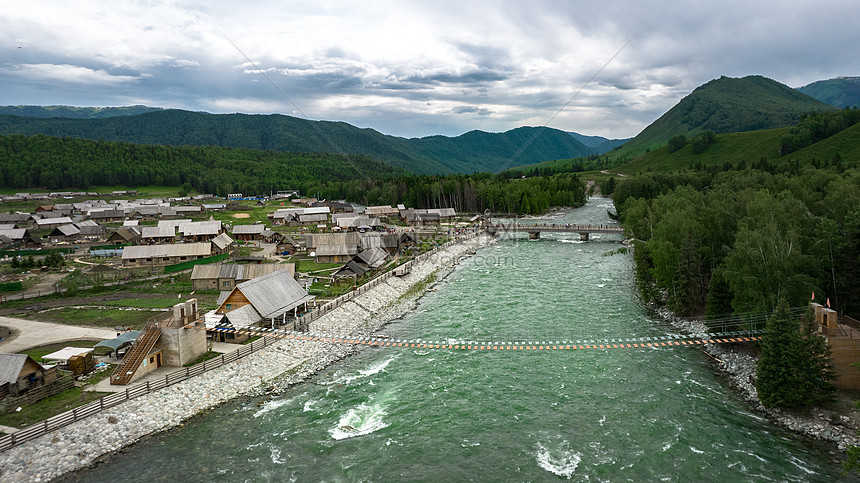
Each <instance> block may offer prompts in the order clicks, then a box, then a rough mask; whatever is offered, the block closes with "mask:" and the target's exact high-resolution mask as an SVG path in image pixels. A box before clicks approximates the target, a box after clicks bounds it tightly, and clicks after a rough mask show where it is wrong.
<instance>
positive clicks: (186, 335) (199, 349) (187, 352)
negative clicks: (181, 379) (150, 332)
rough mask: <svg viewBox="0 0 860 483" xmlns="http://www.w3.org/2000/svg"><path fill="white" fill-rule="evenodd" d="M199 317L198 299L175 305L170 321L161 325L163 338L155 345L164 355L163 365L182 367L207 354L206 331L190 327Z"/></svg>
mask: <svg viewBox="0 0 860 483" xmlns="http://www.w3.org/2000/svg"><path fill="white" fill-rule="evenodd" d="M199 316H200V314H199V312H198V310H197V299H190V300H187V301H185V302H184V303H181V304H176V305H174V306H173V310H172V312H171V317H170V319H169V320H167V321H165V322H164V323H161V324H159V327H160V328H161V337H159V338H158V342H156V343H155V349H157V350H160V351H161V353H162V365H165V366H169V367H182V366H184V365H185V364H188V363H189V362H194V361H195V360H197V358H198V357H200V356H202V355H203V354H205V353H206V351H207V350H208V345H207V343H206V331H205V330H202V328H199V327H190V326H191V325H192V324H195V323H196V322H197V321H198V319H199Z"/></svg>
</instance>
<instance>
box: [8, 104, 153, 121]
mask: <svg viewBox="0 0 860 483" xmlns="http://www.w3.org/2000/svg"><path fill="white" fill-rule="evenodd" d="M160 110H162V109H161V108H160V107H147V106H123V107H72V106H0V114H11V115H13V116H26V117H39V118H51V117H65V118H69V119H104V118H107V117H115V116H133V115H135V114H143V113H145V112H152V111H160Z"/></svg>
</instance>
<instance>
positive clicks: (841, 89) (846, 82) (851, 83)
mask: <svg viewBox="0 0 860 483" xmlns="http://www.w3.org/2000/svg"><path fill="white" fill-rule="evenodd" d="M797 90H798V91H800V92H802V93H804V94H806V95H807V96H810V97H814V98H815V99H818V100H819V101H821V102H825V103H827V104H830V105H831V106H835V107H839V108H843V107H848V106H860V77H837V78H835V79H828V80H822V81H818V82H813V83H812V84H809V85H805V86H803V87H799V88H798V89H797Z"/></svg>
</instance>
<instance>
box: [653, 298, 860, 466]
mask: <svg viewBox="0 0 860 483" xmlns="http://www.w3.org/2000/svg"><path fill="white" fill-rule="evenodd" d="M657 313H658V314H659V315H660V317H661V318H662V319H664V320H666V321H667V322H669V323H670V324H671V325H672V326H673V327H674V328H676V329H677V330H679V331H681V332H684V333H688V334H705V333H707V328H706V327H705V325H704V324H703V323H701V322H699V321H696V320H689V319H684V318H681V317H678V316H676V315H675V314H673V313H672V312H670V311H669V310H668V309H665V308H660V309H657ZM704 348H705V352H706V353H708V354H710V355H711V356H712V357H713V358H714V360H715V361H716V363H717V366H718V367H719V368H720V371H722V372H723V373H725V374H726V375H727V376H728V377H729V380H730V381H731V383H732V385H733V386H734V387H735V388H736V389H737V390H738V391H739V392H740V394H741V395H742V396H743V397H744V399H746V400H747V401H748V402H749V403H750V404H751V405H752V407H754V408H755V410H756V411H758V412H760V413H763V414H764V415H765V416H766V417H767V418H768V419H769V420H770V421H771V422H773V423H776V424H778V425H780V426H783V427H785V428H787V429H790V430H791V431H794V432H797V433H800V434H803V435H805V436H808V437H810V438H814V439H818V440H822V441H829V442H831V443H833V444H835V445H836V446H837V447H838V448H839V450H840V451H843V452H844V451H845V450H846V449H847V448H848V446H849V445H854V446H860V437H858V436H857V434H858V433H857V430H858V426H857V424H856V423H855V421H854V420H852V419H851V418H849V417H848V416H839V417H835V416H833V415H831V414H830V413H829V412H828V411H822V410H813V411H811V412H810V414H809V415H807V416H800V415H797V414H792V413H787V412H785V411H782V410H780V409H768V408H765V407H764V406H763V405H762V404H761V401H760V400H759V398H758V392H757V391H756V388H755V382H756V377H757V368H756V359H755V358H754V357H752V356H750V355H749V354H744V353H741V352H738V351H736V350H735V349H734V347H733V346H731V345H719V344H705V345H704Z"/></svg>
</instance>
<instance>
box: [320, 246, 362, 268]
mask: <svg viewBox="0 0 860 483" xmlns="http://www.w3.org/2000/svg"><path fill="white" fill-rule="evenodd" d="M314 254H315V255H314V257H315V260H316V261H317V263H346V262H348V261H349V260H350V259H352V257H354V256H355V255H356V254H358V246H356V245H345V244H339V245H320V246H318V247H316V249H314Z"/></svg>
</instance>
